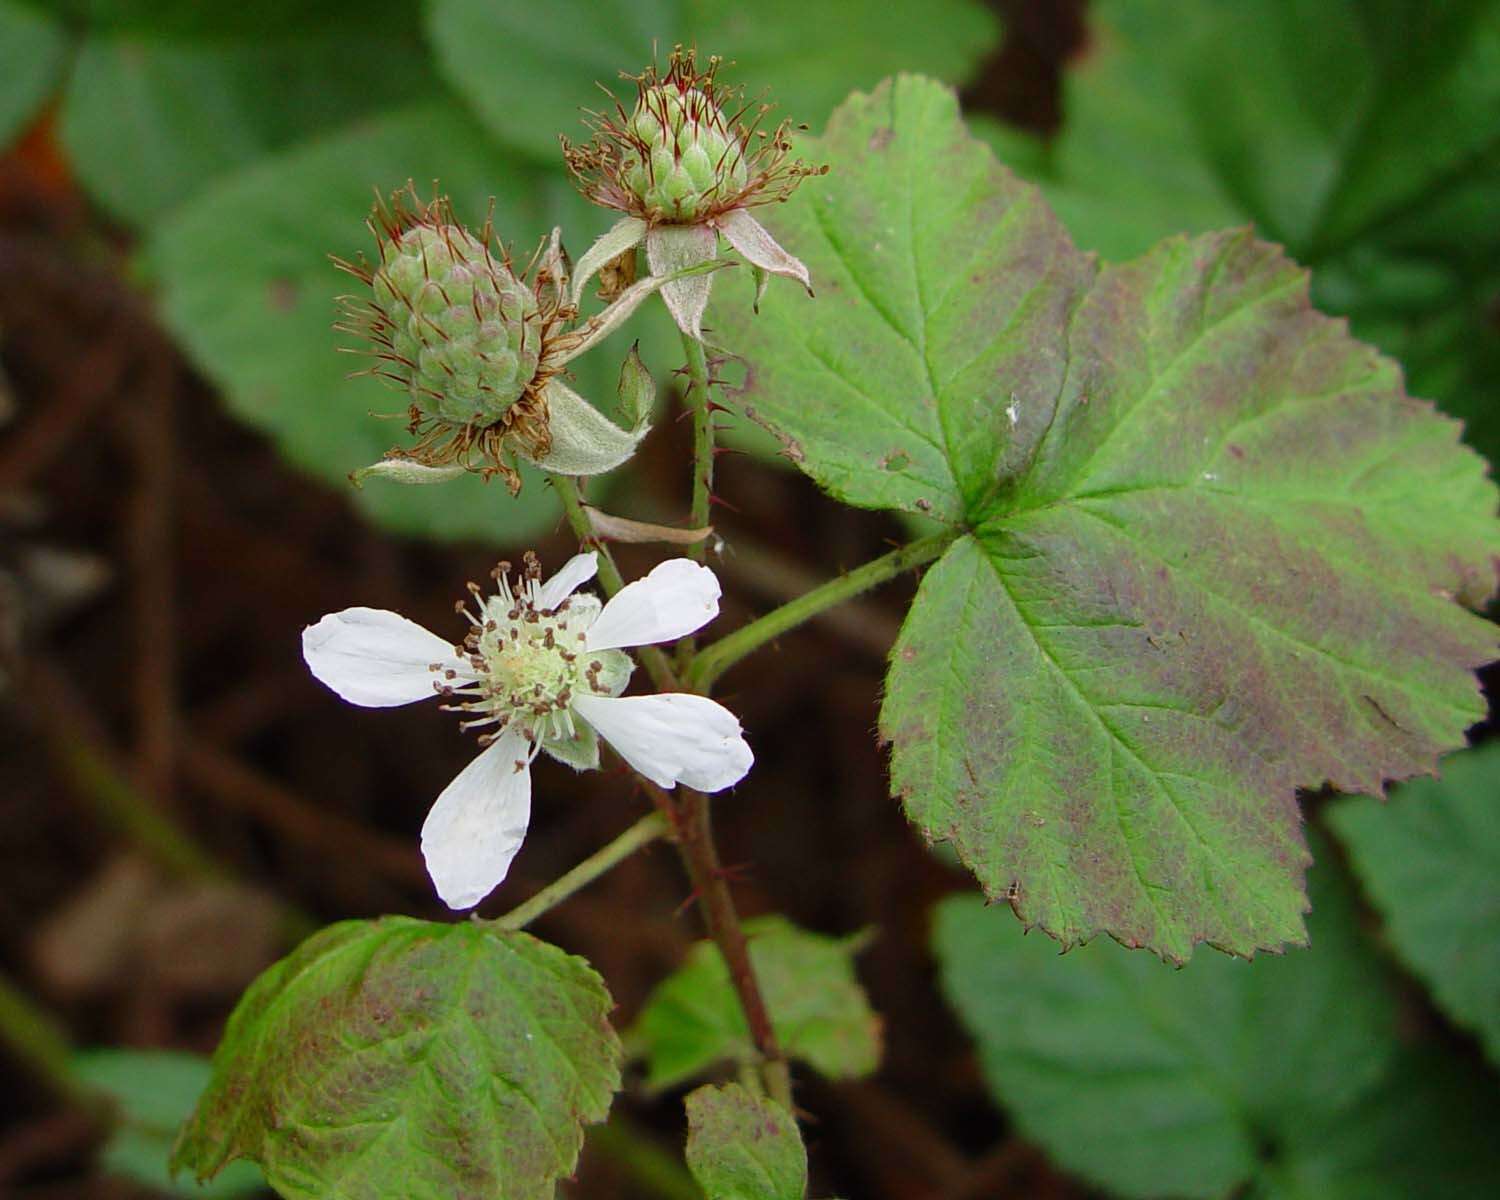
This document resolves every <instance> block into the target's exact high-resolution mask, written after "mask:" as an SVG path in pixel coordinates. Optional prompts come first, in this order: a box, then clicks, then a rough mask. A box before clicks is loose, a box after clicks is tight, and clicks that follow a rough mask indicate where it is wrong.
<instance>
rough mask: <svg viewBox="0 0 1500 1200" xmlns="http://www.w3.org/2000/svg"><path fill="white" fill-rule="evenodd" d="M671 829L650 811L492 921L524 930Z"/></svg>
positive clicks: (665, 819) (664, 819) (663, 817)
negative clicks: (533, 894)
mask: <svg viewBox="0 0 1500 1200" xmlns="http://www.w3.org/2000/svg"><path fill="white" fill-rule="evenodd" d="M671 828H672V822H671V821H670V820H669V819H668V817H667V816H666V814H664V813H661V812H653V813H648V814H647V815H646V816H644V817H642V818H641V819H640V820H639V821H637V822H636V823H635V824H634V825H632V826H631V827H630V828H629V829H627V830H626V831H625V832H624V833H622V834H620V836H619V837H617V838H615V839H614V841H612V842H610V843H609V844H608V845H606V846H603V847H601V848H600V849H598V850H596V851H595V852H594V853H593V854H590V855H589V856H588V857H587V858H586V859H584V860H583V861H582V862H581V863H579V864H578V865H577V866H576V867H574V868H573V869H572V870H571V871H569V872H568V873H567V874H565V875H560V876H559V877H558V878H557V879H555V880H553V881H552V882H551V883H549V884H548V885H547V886H546V887H544V888H543V889H542V890H541V891H539V892H538V893H537V894H536V895H535V896H533V897H532V898H531V899H530V900H527V901H526V902H525V903H524V904H519V905H517V906H516V907H515V908H513V909H511V910H510V912H508V913H506V914H505V915H504V916H503V917H498V918H497V919H496V920H494V921H493V922H491V924H492V925H493V926H494V927H495V928H496V929H524V928H525V927H526V926H527V925H529V924H530V923H531V922H532V921H534V920H536V919H537V918H538V917H539V916H541V915H542V914H543V913H544V912H546V911H547V910H548V909H551V908H555V907H556V906H557V905H559V904H561V903H562V902H563V901H564V900H566V899H567V898H568V897H569V896H571V895H572V894H573V893H574V892H576V891H579V890H580V889H582V888H585V887H587V886H588V885H589V884H591V883H593V882H594V880H596V879H598V878H599V876H601V875H603V874H604V873H605V872H606V871H608V870H609V869H610V868H611V867H613V866H615V865H616V864H617V863H620V862H622V861H623V860H624V859H627V858H629V857H630V856H631V855H632V854H634V853H635V852H636V851H637V850H639V849H641V847H643V846H648V845H650V844H651V843H652V842H654V841H655V840H656V839H657V838H659V837H661V836H663V835H664V834H666V833H667V832H668V831H669V830H670V829H671Z"/></svg>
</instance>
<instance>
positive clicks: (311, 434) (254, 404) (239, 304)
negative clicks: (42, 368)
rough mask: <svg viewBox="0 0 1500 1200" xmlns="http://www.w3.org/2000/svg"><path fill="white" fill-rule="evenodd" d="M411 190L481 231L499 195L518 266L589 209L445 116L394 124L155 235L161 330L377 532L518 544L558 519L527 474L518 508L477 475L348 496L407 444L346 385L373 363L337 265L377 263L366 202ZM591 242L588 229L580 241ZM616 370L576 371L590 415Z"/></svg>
mask: <svg viewBox="0 0 1500 1200" xmlns="http://www.w3.org/2000/svg"><path fill="white" fill-rule="evenodd" d="M409 179H415V180H421V181H427V180H432V179H441V180H442V185H443V189H444V191H445V192H447V193H448V194H450V195H451V196H452V197H453V201H454V204H455V207H456V208H457V211H458V213H459V215H460V216H461V217H462V218H464V219H466V220H467V221H470V222H472V223H474V224H476V225H477V224H478V223H479V222H480V221H482V219H483V217H484V214H485V211H486V209H487V207H488V202H489V199H490V197H492V196H493V197H494V199H495V203H496V209H495V225H496V228H497V229H498V230H500V231H501V234H502V236H503V237H504V238H505V239H506V241H507V242H508V243H509V244H512V245H514V246H515V247H516V248H517V253H518V254H523V255H529V253H530V250H531V248H532V247H534V246H535V245H536V243H537V242H538V241H539V240H540V239H541V237H542V235H543V234H544V233H545V232H546V230H547V229H548V228H549V227H550V225H551V224H552V223H554V222H555V221H556V220H557V219H558V218H559V217H562V216H565V215H566V214H568V213H571V212H574V211H577V210H578V209H579V208H581V207H582V202H581V201H579V200H578V199H577V198H576V196H575V195H574V194H573V193H572V191H571V189H566V188H565V186H564V185H563V184H562V182H561V181H560V180H558V179H555V178H553V177H550V176H542V175H540V174H539V173H538V172H536V171H534V170H531V169H529V168H525V167H520V166H518V165H517V164H516V163H514V162H513V161H511V160H509V159H507V158H506V157H505V156H504V155H503V154H500V153H499V152H497V151H496V150H495V149H494V148H493V146H492V145H491V144H490V142H489V141H488V139H487V138H486V136H485V135H484V133H483V131H482V130H480V129H479V128H478V127H477V126H476V125H475V124H474V122H473V121H472V120H471V119H469V118H468V117H467V116H466V115H464V114H463V113H462V112H461V111H459V110H458V109H457V107H456V106H455V105H454V104H452V103H451V102H438V103H433V104H425V105H420V106H418V107H415V108H408V109H403V110H398V111H395V112H392V113H387V114H385V115H383V116H381V117H380V118H378V119H373V120H371V121H368V122H366V123H364V124H363V125H361V126H360V127H359V128H358V129H356V130H353V131H350V132H348V133H345V134H341V135H339V136H336V137H331V138H328V139H326V140H322V141H318V142H314V143H312V144H309V145H307V146H305V147H302V148H299V149H298V150H296V151H293V152H289V153H284V154H281V155H277V156H273V157H271V158H268V159H265V160H263V161H261V162H260V163H257V164H256V165H254V166H253V167H250V168H248V169H246V170H244V171H241V172H239V173H238V174H236V175H233V176H231V177H230V178H228V179H226V180H224V181H222V182H221V183H219V184H218V185H216V186H214V187H212V188H210V189H209V190H208V191H207V192H205V193H204V194H203V195H202V196H200V197H199V198H198V199H197V200H196V201H194V202H193V203H191V204H188V205H186V206H185V207H184V208H183V209H182V210H180V211H179V212H178V213H177V214H176V215H175V216H174V217H173V219H172V220H170V221H169V222H167V223H166V224H164V225H163V226H161V227H160V228H159V229H158V231H157V233H156V235H155V236H154V238H153V239H152V242H151V244H150V249H149V261H150V265H151V266H152V267H153V268H154V269H155V270H156V272H158V273H159V275H160V279H161V285H162V305H163V311H164V315H165V317H166V320H167V322H168V324H169V325H170V326H171V327H172V329H173V331H174V332H175V333H176V334H177V336H178V337H179V338H181V339H182V342H183V344H184V345H185V346H186V347H187V349H188V351H189V352H190V353H191V354H192V355H193V356H194V358H196V359H197V361H198V363H199V364H200V365H201V366H202V368H203V370H204V371H205V372H206V373H207V374H208V375H209V376H210V377H212V378H213V379H214V380H215V382H217V383H218V384H219V385H220V387H222V388H223V390H224V392H225V394H226V398H227V400H228V402H229V405H230V407H231V408H232V409H233V410H234V411H235V413H236V414H237V415H239V416H240V417H242V418H243V419H244V420H246V421H248V422H249V423H250V424H252V425H254V426H256V427H257V428H260V429H263V430H265V431H266V432H268V433H270V434H272V435H273V436H274V437H275V438H276V440H277V442H278V443H279V445H280V448H281V450H282V451H283V453H284V454H285V455H286V456H287V457H288V458H290V459H291V460H292V461H293V462H295V463H296V464H298V465H299V466H301V467H303V468H304V469H305V470H307V471H309V472H311V473H312V474H314V475H316V476H318V477H319V478H322V479H324V480H326V481H328V482H329V483H332V484H334V485H335V486H338V487H340V488H341V489H346V490H347V493H348V494H349V495H350V496H351V498H352V499H354V500H355V502H356V503H357V504H358V505H359V507H360V508H362V509H363V510H364V511H365V512H367V513H368V514H369V515H371V516H372V517H374V518H375V519H376V520H378V521H380V522H382V523H383V524H385V525H388V526H390V527H391V528H393V529H396V530H399V531H402V532H405V533H413V534H424V535H427V536H429V537H442V538H463V537H474V538H484V539H486V540H489V541H491V542H494V541H506V542H515V541H518V540H520V539H523V538H525V537H527V536H530V535H533V534H536V533H538V532H540V531H541V530H543V529H547V528H550V527H551V525H552V524H553V523H554V521H555V519H556V512H557V509H556V503H555V500H554V499H553V497H552V495H551V492H550V489H548V488H547V487H546V486H545V484H544V483H543V481H542V480H541V478H540V476H539V475H538V474H537V473H536V472H533V471H530V470H529V469H526V470H523V472H522V473H523V475H525V476H526V479H527V482H526V486H525V487H524V488H523V490H522V492H521V495H520V497H519V498H517V499H514V500H513V499H512V498H511V497H510V496H509V495H508V494H507V493H506V491H505V489H504V487H503V486H500V485H498V484H496V485H492V486H487V485H485V484H484V483H482V482H481V481H480V480H479V478H478V477H477V476H470V477H468V478H465V479H461V480H458V481H456V482H453V483H446V484H441V485H438V486H434V487H405V486H401V485H396V484H387V483H383V482H381V481H372V482H371V483H370V484H368V485H367V486H366V487H364V488H363V489H362V490H360V491H357V492H356V491H354V490H353V489H352V488H348V484H347V476H348V473H349V472H350V471H352V470H355V469H357V468H360V467H364V466H367V465H369V464H370V463H372V462H374V461H376V460H377V459H379V458H380V457H381V456H382V455H383V454H384V453H385V452H386V451H387V450H388V449H390V448H392V447H393V446H398V445H401V444H403V443H404V442H405V441H406V440H407V438H406V433H405V423H406V422H405V413H406V404H407V401H406V398H405V397H404V396H403V395H402V393H400V392H399V391H397V390H395V389H393V388H388V387H385V386H383V385H382V384H381V383H380V382H379V381H376V380H372V379H368V378H359V379H350V378H349V377H348V376H349V372H350V371H351V370H355V369H358V368H361V367H363V366H365V365H366V364H365V363H364V362H362V361H361V360H360V359H359V358H357V357H351V356H350V355H348V354H340V353H338V351H337V349H336V347H338V346H339V345H341V344H342V345H345V346H350V345H352V344H353V343H352V341H351V339H350V338H348V337H341V336H340V335H339V334H336V333H335V332H334V331H333V329H332V324H333V321H334V319H335V317H336V315H337V314H336V311H335V304H334V297H335V296H336V295H338V294H339V293H340V292H347V291H349V290H351V289H352V288H353V287H356V286H358V285H357V284H355V283H354V282H353V281H351V280H350V279H349V278H348V276H345V275H342V274H340V273H339V272H338V271H336V270H334V268H333V266H332V265H331V264H330V263H329V261H328V255H329V254H330V253H335V254H338V255H340V256H341V257H345V258H351V259H353V258H357V257H358V256H359V254H360V253H361V252H365V253H368V252H370V251H371V250H372V246H371V245H370V244H368V235H367V234H366V233H365V229H364V221H365V218H366V217H367V216H368V214H369V211H370V202H371V198H372V197H371V191H372V188H375V187H378V188H382V189H386V190H390V189H393V188H395V187H398V186H400V185H402V184H404V183H405V182H406V181H407V180H409ZM569 224H570V228H573V227H575V226H573V224H572V222H570V223H569ZM587 233H588V231H587V229H582V230H580V234H579V236H580V241H582V240H583V239H585V238H586V237H587ZM621 355H623V350H621V351H620V353H619V354H612V352H611V351H609V350H608V349H606V348H601V349H600V350H598V351H596V352H594V353H591V354H590V355H588V356H587V357H585V358H583V359H580V360H578V362H577V363H576V364H575V365H576V366H577V368H578V387H579V390H580V391H582V392H583V394H584V395H585V396H588V397H589V398H591V399H594V400H596V402H597V401H598V400H599V399H601V398H603V399H607V398H609V397H611V396H613V394H614V391H615V387H616V383H617V379H618V374H619V362H620V356H621ZM372 412H374V413H383V414H392V415H398V414H399V416H400V419H399V420H381V419H378V418H377V417H374V416H372V415H371V414H372Z"/></svg>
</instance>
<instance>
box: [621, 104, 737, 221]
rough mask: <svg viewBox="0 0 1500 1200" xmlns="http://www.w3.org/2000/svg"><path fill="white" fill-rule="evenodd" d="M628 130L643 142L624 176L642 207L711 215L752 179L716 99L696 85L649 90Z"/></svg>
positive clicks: (681, 216) (682, 215)
mask: <svg viewBox="0 0 1500 1200" xmlns="http://www.w3.org/2000/svg"><path fill="white" fill-rule="evenodd" d="M627 129H628V130H629V132H630V134H631V135H632V136H633V138H635V139H639V144H638V145H634V146H632V147H631V152H630V153H629V155H628V156H627V159H626V161H625V163H624V164H623V167H624V169H623V171H622V173H621V178H622V180H623V182H624V184H625V186H626V187H627V188H628V189H629V190H630V191H631V192H632V193H634V195H635V197H636V199H637V200H639V201H640V204H641V207H642V209H643V211H645V212H646V213H649V214H651V215H652V216H654V217H656V218H657V219H659V220H663V221H669V222H679V221H680V222H688V221H694V220H699V219H701V218H703V217H705V216H709V215H711V214H712V213H713V212H714V211H715V210H717V209H720V208H722V207H724V205H725V204H727V203H728V202H729V201H731V200H732V199H733V198H734V197H736V196H737V195H738V194H739V193H740V192H741V191H742V190H743V189H744V187H745V185H746V183H747V182H748V181H749V170H748V168H747V167H746V165H745V153H744V147H743V146H742V145H741V144H740V139H739V135H738V134H737V133H736V132H735V131H734V130H733V129H731V128H730V126H729V123H728V122H727V121H726V120H725V119H724V114H723V112H721V111H720V109H719V106H718V105H717V104H716V103H714V100H713V98H712V97H711V96H710V95H709V94H708V93H707V92H705V91H702V90H701V89H699V88H697V87H687V88H683V87H682V86H680V85H678V84H676V83H671V82H669V83H665V84H660V85H657V86H655V87H650V88H647V89H646V90H645V91H644V92H642V94H641V98H640V100H639V101H638V102H637V104H636V107H635V112H634V113H633V114H632V115H631V118H630V121H629V123H628V125H627Z"/></svg>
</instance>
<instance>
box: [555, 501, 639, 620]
mask: <svg viewBox="0 0 1500 1200" xmlns="http://www.w3.org/2000/svg"><path fill="white" fill-rule="evenodd" d="M551 478H552V487H553V489H554V490H555V491H556V492H557V497H558V499H559V500H561V501H562V506H563V515H564V516H566V517H567V518H568V525H569V527H570V528H571V529H572V530H573V536H574V537H576V538H577V539H578V544H579V545H580V546H592V547H593V548H594V549H595V550H596V551H597V552H598V554H599V582H600V584H602V585H603V587H604V594H605V595H606V596H613V595H614V594H615V593H616V592H618V591H619V590H620V589H621V588H622V587H624V586H625V580H624V579H623V578H622V577H621V575H620V568H619V567H617V566H615V556H614V555H613V554H611V553H610V552H609V547H608V546H606V545H605V544H604V543H603V542H601V541H600V540H599V539H598V538H597V537H595V536H594V527H593V526H592V525H590V524H589V515H588V513H586V512H584V511H583V497H581V496H580V495H579V494H578V480H576V479H574V478H573V477H572V476H571V475H553V476H552V477H551Z"/></svg>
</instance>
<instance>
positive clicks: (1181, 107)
mask: <svg viewBox="0 0 1500 1200" xmlns="http://www.w3.org/2000/svg"><path fill="white" fill-rule="evenodd" d="M1090 18H1091V25H1092V27H1093V28H1092V30H1091V38H1090V42H1091V44H1090V48H1089V53H1088V54H1086V55H1082V56H1080V58H1079V59H1078V62H1077V64H1076V65H1075V66H1074V67H1073V68H1072V69H1071V70H1069V72H1068V74H1067V77H1066V81H1065V83H1066V95H1065V98H1064V106H1063V107H1064V109H1065V111H1066V114H1067V120H1066V123H1065V126H1064V128H1063V130H1062V132H1061V134H1060V136H1059V137H1057V138H1056V139H1055V140H1054V141H1053V142H1051V143H1050V144H1049V145H1048V147H1047V150H1046V152H1045V153H1037V151H1036V148H1035V146H1034V144H1032V143H1030V142H1028V141H1027V140H1026V139H1025V138H1024V137H1022V136H1020V135H1017V134H1015V133H1014V132H1013V131H1009V130H1002V129H1000V128H999V127H996V126H993V125H987V126H984V127H981V129H980V132H981V133H982V134H984V136H986V137H987V138H989V140H991V142H992V144H993V145H994V146H995V148H996V151H997V152H998V153H999V154H1000V155H1001V157H1002V159H1004V160H1006V161H1008V162H1010V163H1011V165H1013V166H1014V167H1015V168H1016V169H1017V170H1018V171H1020V172H1021V173H1022V174H1024V175H1026V176H1027V177H1028V178H1031V179H1034V180H1036V181H1037V182H1038V183H1040V184H1041V186H1042V187H1043V190H1044V191H1045V192H1046V194H1047V197H1048V199H1049V200H1050V201H1051V203H1052V204H1053V205H1054V206H1055V207H1056V209H1057V211H1058V213H1059V214H1060V215H1061V216H1062V218H1063V220H1064V222H1065V223H1066V224H1067V226H1068V228H1069V229H1071V230H1072V232H1073V234H1074V236H1075V237H1076V238H1077V239H1078V241H1079V243H1080V244H1081V245H1083V246H1086V247H1088V248H1090V249H1097V250H1099V251H1100V252H1102V253H1103V254H1104V255H1106V256H1107V257H1110V258H1116V259H1119V258H1128V257H1130V256H1132V255H1135V254H1139V253H1141V252H1142V251H1144V250H1145V249H1146V248H1147V247H1148V246H1150V245H1151V244H1152V243H1153V242H1155V241H1156V240H1157V239H1159V238H1161V237H1163V236H1166V235H1167V234H1170V233H1174V232H1177V231H1179V230H1188V231H1191V232H1199V231H1203V230H1207V229H1211V228H1213V227H1215V226H1220V225H1230V224H1237V223H1241V222H1245V221H1254V222H1255V223H1256V224H1257V225H1258V226H1259V228H1260V229H1261V230H1262V231H1263V232H1264V233H1265V235H1266V236H1268V237H1270V238H1272V239H1274V240H1277V241H1281V242H1284V243H1286V245H1287V246H1288V247H1289V249H1290V250H1291V252H1292V253H1293V254H1294V255H1295V256H1297V257H1298V258H1299V259H1301V260H1302V261H1304V262H1307V263H1308V264H1309V265H1311V266H1313V267H1315V268H1316V269H1317V271H1318V272H1319V278H1318V281H1317V293H1316V294H1317V296H1318V302H1319V305H1320V306H1321V307H1327V308H1329V309H1330V310H1331V311H1334V312H1339V313H1345V314H1347V315H1349V316H1350V317H1351V319H1352V320H1353V321H1354V328H1355V332H1356V333H1357V334H1358V335H1359V336H1360V337H1362V338H1368V339H1370V340H1373V341H1375V342H1376V343H1377V344H1379V345H1380V346H1381V348H1382V349H1384V350H1386V351H1388V352H1390V353H1392V354H1395V355H1397V356H1399V357H1400V358H1401V359H1402V361H1403V364H1404V365H1405V366H1406V368H1407V371H1408V374H1409V377H1410V380H1411V388H1412V391H1413V392H1414V393H1415V394H1419V395H1425V396H1431V397H1433V398H1434V399H1436V400H1438V401H1439V402H1441V403H1442V404H1443V405H1444V407H1446V408H1447V409H1448V410H1449V411H1450V412H1452V413H1454V414H1455V415H1457V416H1461V417H1464V418H1465V419H1466V420H1471V419H1473V418H1475V417H1480V418H1482V419H1481V420H1480V421H1479V422H1477V423H1475V424H1474V425H1473V427H1472V428H1471V429H1470V430H1469V438H1470V441H1471V443H1472V444H1474V445H1476V446H1478V447H1480V448H1481V449H1484V450H1486V451H1487V452H1489V453H1490V454H1491V455H1494V454H1496V453H1500V420H1497V419H1496V418H1495V417H1494V414H1495V413H1496V412H1500V388H1497V385H1496V382H1495V381H1496V378H1497V376H1496V373H1495V370H1494V366H1495V364H1496V363H1497V362H1500V328H1497V327H1496V326H1495V324H1494V321H1493V315H1492V314H1493V311H1494V309H1493V305H1494V304H1495V302H1496V300H1497V298H1500V224H1497V222H1495V221H1494V219H1493V213H1494V209H1495V204H1496V197H1497V196H1500V128H1497V126H1496V123H1495V121H1494V119H1493V113H1494V112H1495V111H1496V109H1497V107H1500V3H1497V2H1496V0H1457V2H1455V3H1449V4H1441V5H1433V4H1430V3H1427V2H1426V0H1381V2H1380V3H1378V4H1377V3H1374V2H1373V0H1326V2H1324V0H1319V2H1318V3H1303V2H1299V3H1286V2H1285V0H1235V2H1229V3H1225V2H1218V0H1215V2H1211V3H1205V4H1197V5H1192V6H1190V8H1189V9H1187V10H1184V8H1183V6H1182V5H1179V4H1174V3H1171V2H1170V0H1100V2H1099V3H1096V4H1093V5H1091V6H1090ZM1325 269H1326V274H1325ZM1414 273H1417V274H1420V275H1425V276H1426V277H1427V280H1426V282H1425V283H1424V285H1423V288H1422V293H1423V294H1422V295H1421V296H1417V295H1413V294H1411V292H1410V290H1409V289H1408V288H1407V286H1406V285H1407V283H1408V282H1409V281H1410V280H1411V278H1412V276H1413V274H1414ZM1434 284H1436V285H1437V286H1434Z"/></svg>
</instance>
